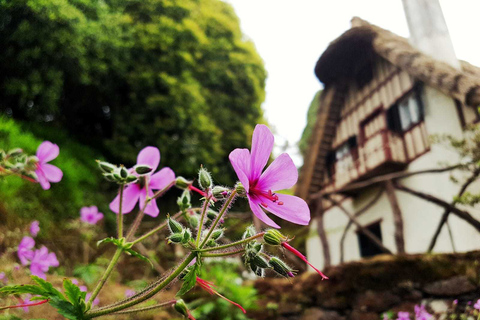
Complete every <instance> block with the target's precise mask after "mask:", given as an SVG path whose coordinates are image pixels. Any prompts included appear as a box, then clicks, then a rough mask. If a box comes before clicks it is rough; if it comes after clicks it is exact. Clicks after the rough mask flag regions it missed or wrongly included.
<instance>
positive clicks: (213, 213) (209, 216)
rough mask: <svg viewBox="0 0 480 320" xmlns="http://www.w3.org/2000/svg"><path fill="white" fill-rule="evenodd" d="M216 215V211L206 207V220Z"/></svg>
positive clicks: (214, 217) (212, 218) (213, 218)
mask: <svg viewBox="0 0 480 320" xmlns="http://www.w3.org/2000/svg"><path fill="white" fill-rule="evenodd" d="M217 216H218V212H216V211H215V210H212V209H208V211H207V218H208V220H215V219H216V218H217Z"/></svg>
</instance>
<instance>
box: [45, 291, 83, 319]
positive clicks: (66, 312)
mask: <svg viewBox="0 0 480 320" xmlns="http://www.w3.org/2000/svg"><path fill="white" fill-rule="evenodd" d="M49 303H50V305H51V306H52V307H54V308H55V309H57V311H58V313H59V314H61V315H62V316H64V317H65V318H67V319H70V320H82V319H84V317H83V312H82V311H81V310H78V309H77V308H76V307H75V306H74V305H72V304H71V303H70V302H68V301H66V300H64V299H59V298H57V297H54V298H52V299H50V301H49Z"/></svg>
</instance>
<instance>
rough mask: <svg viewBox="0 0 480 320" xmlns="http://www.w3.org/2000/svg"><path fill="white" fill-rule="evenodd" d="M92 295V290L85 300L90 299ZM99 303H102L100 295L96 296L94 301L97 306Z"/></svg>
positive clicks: (93, 303) (93, 304)
mask: <svg viewBox="0 0 480 320" xmlns="http://www.w3.org/2000/svg"><path fill="white" fill-rule="evenodd" d="M91 296H92V293H91V292H89V293H87V295H86V296H85V301H88V300H89V299H90V297H91ZM99 303H100V299H99V298H98V297H95V299H93V301H92V306H97V305H98V304H99Z"/></svg>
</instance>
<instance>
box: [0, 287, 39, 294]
mask: <svg viewBox="0 0 480 320" xmlns="http://www.w3.org/2000/svg"><path fill="white" fill-rule="evenodd" d="M0 293H4V294H24V293H30V294H32V295H41V296H43V294H44V290H43V289H42V288H39V287H38V286H35V285H15V286H6V287H3V288H0Z"/></svg>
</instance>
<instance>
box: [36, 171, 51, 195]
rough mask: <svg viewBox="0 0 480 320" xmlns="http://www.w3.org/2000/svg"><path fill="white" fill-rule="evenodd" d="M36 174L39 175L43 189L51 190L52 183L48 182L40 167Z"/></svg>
mask: <svg viewBox="0 0 480 320" xmlns="http://www.w3.org/2000/svg"><path fill="white" fill-rule="evenodd" d="M35 174H36V175H37V179H38V182H39V183H40V186H41V187H42V189H43V190H48V189H50V182H48V180H47V177H45V174H44V173H43V171H42V170H41V169H40V167H38V169H37V170H35Z"/></svg>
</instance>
